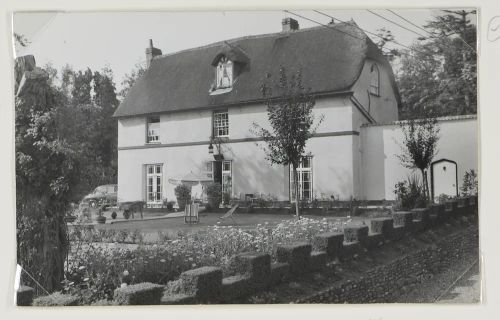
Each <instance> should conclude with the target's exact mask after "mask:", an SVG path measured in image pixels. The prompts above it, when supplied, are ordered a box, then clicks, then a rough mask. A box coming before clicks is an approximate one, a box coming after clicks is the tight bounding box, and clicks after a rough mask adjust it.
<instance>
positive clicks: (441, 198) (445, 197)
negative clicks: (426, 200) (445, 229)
mask: <svg viewBox="0 0 500 320" xmlns="http://www.w3.org/2000/svg"><path fill="white" fill-rule="evenodd" d="M453 198H454V197H451V196H449V195H447V194H444V193H442V194H440V195H439V196H438V197H437V202H438V203H441V204H443V203H446V201H448V200H452V199H453Z"/></svg>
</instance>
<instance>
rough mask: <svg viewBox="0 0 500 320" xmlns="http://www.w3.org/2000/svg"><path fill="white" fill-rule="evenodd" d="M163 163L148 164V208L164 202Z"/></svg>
mask: <svg viewBox="0 0 500 320" xmlns="http://www.w3.org/2000/svg"><path fill="white" fill-rule="evenodd" d="M162 191H163V165H162V164H148V165H147V166H146V197H147V200H146V203H147V206H148V208H151V207H158V206H161V204H162V193H163V192H162Z"/></svg>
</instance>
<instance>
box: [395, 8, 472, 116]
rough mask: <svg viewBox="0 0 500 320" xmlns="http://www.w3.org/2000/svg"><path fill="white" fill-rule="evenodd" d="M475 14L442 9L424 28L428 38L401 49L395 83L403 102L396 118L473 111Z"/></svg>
mask: <svg viewBox="0 0 500 320" xmlns="http://www.w3.org/2000/svg"><path fill="white" fill-rule="evenodd" d="M474 14H475V11H465V10H460V11H450V10H443V11H442V14H441V15H439V16H436V17H434V18H433V20H431V21H429V22H428V24H427V25H425V26H424V27H425V29H426V30H427V32H428V34H429V37H428V38H427V39H425V41H423V42H420V43H414V44H413V45H412V46H411V48H412V50H402V51H401V53H402V57H401V59H400V61H398V62H399V68H398V73H397V77H396V80H397V82H398V87H399V90H400V93H401V99H402V102H403V106H402V110H401V114H400V118H401V119H408V118H415V115H417V114H420V115H421V114H431V115H432V116H445V115H461V114H474V113H476V112H477V57H476V52H475V49H474V48H475V45H476V27H475V26H474V25H473V24H472V23H471V22H470V20H468V18H467V17H468V16H469V15H474Z"/></svg>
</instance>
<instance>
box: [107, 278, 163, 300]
mask: <svg viewBox="0 0 500 320" xmlns="http://www.w3.org/2000/svg"><path fill="white" fill-rule="evenodd" d="M162 296H163V286H161V285H158V284H153V283H149V282H143V283H138V284H135V285H131V286H126V287H123V288H118V289H116V290H115V293H114V300H115V301H116V303H117V304H120V305H145V304H160V300H161V297H162Z"/></svg>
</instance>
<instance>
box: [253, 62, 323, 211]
mask: <svg viewBox="0 0 500 320" xmlns="http://www.w3.org/2000/svg"><path fill="white" fill-rule="evenodd" d="M271 78H272V76H271V75H270V74H268V75H267V77H266V79H265V80H264V81H263V83H262V84H261V92H262V96H263V97H264V98H265V99H266V102H265V104H266V106H267V115H268V119H269V123H270V125H271V128H270V129H267V128H264V127H262V126H260V125H259V124H257V123H253V128H252V129H251V131H252V132H253V133H254V134H255V135H257V136H258V137H260V138H261V139H263V141H264V143H265V146H264V147H263V149H264V151H265V153H266V159H267V160H268V161H269V162H270V163H271V164H279V165H286V166H288V165H291V166H292V170H293V177H294V181H295V183H293V185H294V195H295V199H296V201H295V213H296V215H297V217H298V216H299V200H300V199H299V186H298V183H296V182H297V181H298V175H297V168H298V166H299V164H300V161H301V159H302V157H303V156H304V152H305V147H306V143H307V140H308V139H309V138H310V137H311V136H312V135H313V134H314V132H315V131H316V128H317V127H318V126H319V124H320V123H321V121H322V120H323V117H321V118H320V120H319V121H318V123H317V124H316V125H315V126H314V127H313V125H314V120H315V117H314V114H313V107H314V105H315V102H316V101H315V98H314V96H313V95H312V94H311V89H310V88H308V89H306V88H305V87H304V86H303V84H302V73H301V72H300V71H297V72H295V73H294V74H292V76H291V77H289V76H287V74H286V71H285V68H283V67H281V68H280V71H279V79H278V81H277V83H269V81H272V80H271Z"/></svg>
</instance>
